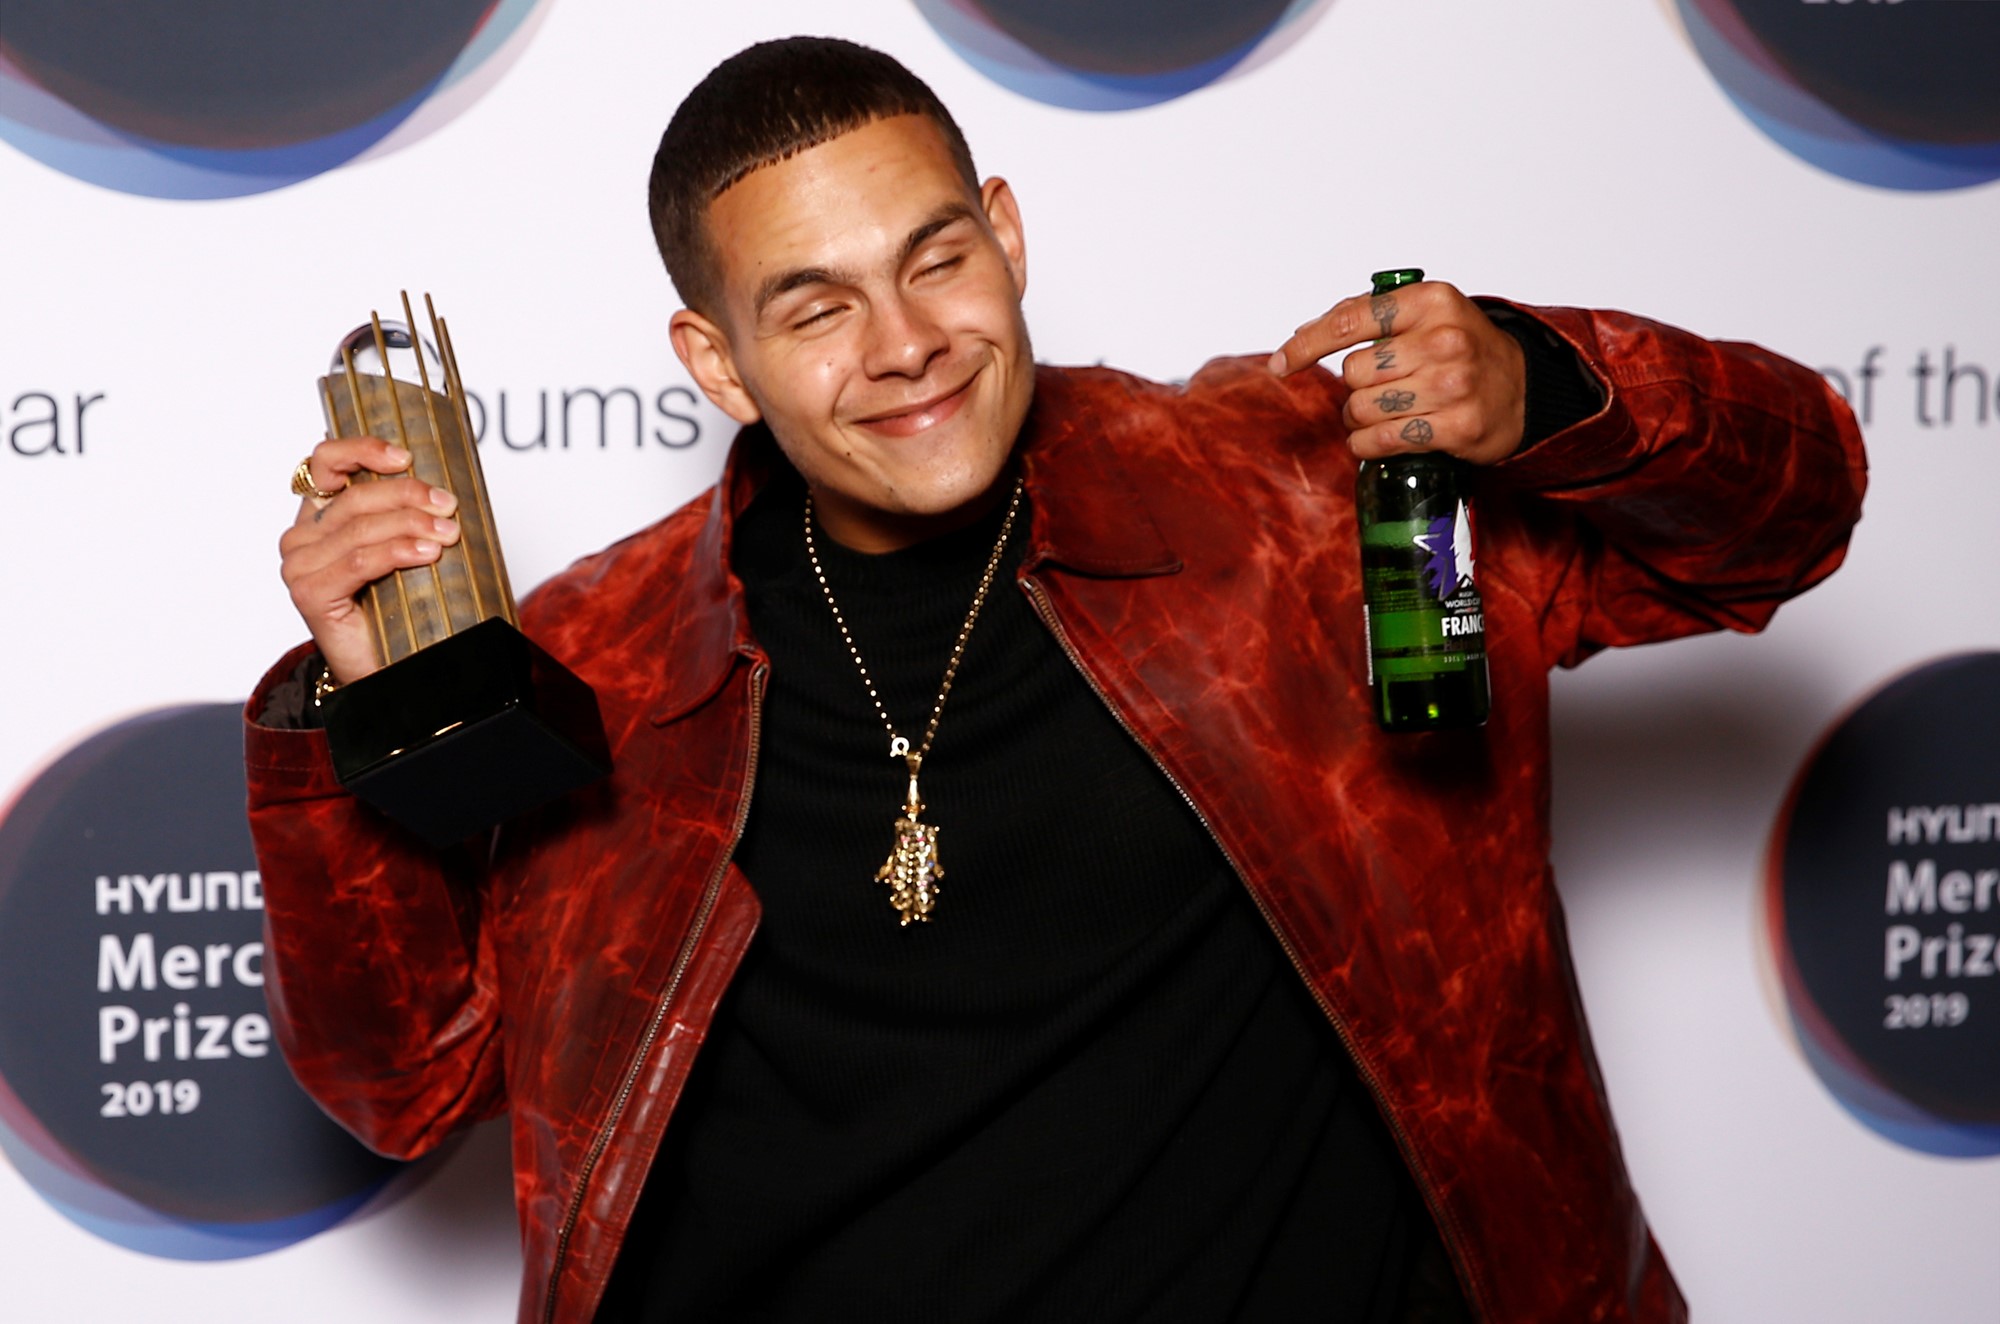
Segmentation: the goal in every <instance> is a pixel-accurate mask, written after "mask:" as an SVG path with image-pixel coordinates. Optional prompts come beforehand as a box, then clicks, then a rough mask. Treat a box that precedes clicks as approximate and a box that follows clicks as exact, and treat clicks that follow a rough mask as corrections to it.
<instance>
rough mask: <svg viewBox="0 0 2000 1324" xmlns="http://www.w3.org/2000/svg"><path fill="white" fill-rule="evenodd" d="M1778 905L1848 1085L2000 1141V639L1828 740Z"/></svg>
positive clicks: (1782, 867)
mask: <svg viewBox="0 0 2000 1324" xmlns="http://www.w3.org/2000/svg"><path fill="white" fill-rule="evenodd" d="M1765 918H1766V927H1767V931H1768V935H1769V938H1770V941H1771V944H1772V947H1773V952H1774V956H1775V958H1776V964H1777V967H1778V972H1779V976H1780V981H1781V983H1782V986H1783V990H1784V996H1785V1002H1786V1006H1787V1009H1788V1010H1789V1012H1790V1014H1791V1021H1792V1027H1793V1029H1794V1030H1795V1031H1796V1033H1797V1035H1798V1042H1799V1045H1800V1047H1801V1048H1802V1049H1803V1050H1804V1052H1805V1055H1806V1058H1807V1060H1808V1061H1810V1062H1811V1064H1812V1067H1813V1070H1814V1071H1815V1072H1817V1073H1818V1075H1819V1078H1820V1080H1821V1081H1822V1082H1824V1083H1825V1085H1826V1087H1827V1088H1828V1089H1829V1090H1831V1091H1832V1092H1833V1095H1834V1097H1835V1098H1836V1099H1838V1100H1839V1101H1840V1103H1841V1104H1842V1105H1843V1106H1844V1107H1846V1109H1847V1110H1848V1111H1849V1112H1851V1113H1853V1114H1854V1116H1856V1117H1857V1118H1859V1119H1860V1120H1861V1121H1862V1122H1864V1123H1865V1124H1867V1125H1868V1126H1869V1127H1871V1128H1873V1129H1874V1130H1875V1131H1877V1132H1879V1133H1881V1134H1882V1135H1884V1136H1887V1137H1888V1138H1890V1139H1891V1140H1894V1141H1896V1142H1898V1143H1900V1144H1903V1145H1907V1146H1909V1147H1910V1148H1912V1149H1918V1150H1922V1151H1924V1152H1925V1153H1930V1154H1941V1155H1951V1156H1959V1157H1971V1156H1982V1155H1989V1154H2000V653H1969V654H1964V655H1962V656H1957V657H1948V658H1945V659H1943V660H1941V661H1938V662H1933V663H1930V664H1929V665H1927V666H1924V667H1921V668H1919V669H1917V670H1915V671H1912V672H1910V673H1908V674H1907V675H1904V676H1902V677H1900V678H1899V679H1897V680H1895V681H1893V682H1891V683H1890V684H1888V685H1887V686H1885V687H1883V688H1882V689H1881V690H1878V691H1877V692H1876V693H1874V694H1873V695H1871V696H1869V697H1868V698H1867V699H1866V700H1864V701H1863V702H1862V703H1861V705H1860V706H1859V707H1857V708H1856V709H1855V710H1854V711H1853V712H1852V713H1850V714H1848V716H1847V717H1846V718H1845V719H1844V720H1842V721H1841V722H1840V723H1839V724H1838V725H1837V726H1836V727H1834V729H1833V730H1832V732H1830V733H1829V734H1828V735H1827V736H1826V737H1825V739H1824V740H1822V742H1821V743H1820V746H1819V748H1818V749H1817V750H1815V751H1814V753H1813V754H1812V755H1811V757H1810V758H1809V759H1808V760H1807V762H1806V766H1805V768H1804V770H1803V771H1802V772H1801V773H1800V774H1799V777H1798V780H1797V781H1796V783H1795V784H1794V785H1793V787H1792V790H1791V794H1790V795H1789V797H1788V798H1787V801H1786V805H1785V808H1784V810H1783V812H1782V813H1781V815H1780V817H1779V820H1778V827H1777V831H1776V833H1775V835H1774V837H1773V840H1772V849H1771V858H1770V869H1769V875H1768V877H1767V880H1766V891H1765Z"/></svg>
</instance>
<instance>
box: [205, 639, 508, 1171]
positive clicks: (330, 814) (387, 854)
mask: <svg viewBox="0 0 2000 1324" xmlns="http://www.w3.org/2000/svg"><path fill="white" fill-rule="evenodd" d="M308 651H309V649H308V648H306V647H301V648H300V649H298V650H295V651H294V652H293V653H292V654H290V655H289V656H287V657H286V658H285V659H284V660H283V661H281V662H279V663H278V665H277V666H276V667H274V668H272V670H271V671H270V672H269V673H268V674H267V675H266V676H265V678H264V680H263V682H262V683H261V684H260V685H259V686H258V687H257V691H256V693H254V694H253V695H252V696H251V698H250V701H249V704H248V705H247V706H246V709H245V712H246V719H245V738H244V753H245V763H246V767H247V770H248V775H249V809H250V831H251V836H252V838H253V839H254V841H255V844H256V848H257V860H258V867H259V869H260V870H261V871H262V874H263V880H264V912H265V913H264V925H265V994H266V998H267V1000H268V1001H269V1003H270V1010H271V1016H272V1024H273V1027H274V1029H275V1032H276V1037H277V1040H278V1045H279V1047H280V1049H281V1050H282V1051H283V1053H284V1055H285V1058H286V1061H287V1062H288V1063H289V1064H290V1065H291V1068H292V1073H293V1074H294V1075H295V1076H297V1078H298V1080H299V1083H300V1084H301V1085H302V1086H304V1087H305V1090H306V1092H307V1093H308V1094H310V1095H311V1096H312V1097H313V1098H314V1099H315V1100H316V1101H317V1102H318V1103H319V1105H320V1106H321V1107H322V1108H323V1109H325V1110H326V1112H327V1113H328V1114H329V1115H330V1116H332V1117H333V1118H334V1120H336V1121H338V1122H339V1123H340V1124H341V1125H343V1126H345V1127H346V1128H347V1129H348V1130H349V1131H351V1132H353V1133H354V1135H355V1136H356V1137H357V1138H359V1139H360V1140H361V1142H362V1143H363V1144H366V1145H367V1146H368V1147H369V1148H371V1149H374V1150H376V1151H377V1152H379V1153H382V1154H387V1155H390V1156H392V1157H395V1158H414V1157H416V1156H418V1155H420V1154H423V1153H425V1152H426V1151H428V1150H430V1149H432V1148H434V1147H436V1146H437V1145H438V1144H439V1143H440V1142H441V1141H442V1140H443V1139H444V1138H445V1137H446V1136H447V1135H449V1134H450V1133H451V1132H452V1131H453V1130H454V1129H455V1128H457V1127H458V1126H460V1125H462V1124H466V1123H470V1122H473V1121H477V1120H479V1119H481V1118H484V1117H487V1116H491V1115H493V1114H495V1113H497V1112H499V1111H500V1110H501V1109H502V1108H503V1107H504V1106H505V1103H506V1099H505V1092H504V1087H503V1081H502V1073H501V1062H500V1028H499V1027H500V1016H499V1009H498V1005H497V998H496V992H495V984H494V980H493V978H492V970H491V965H492V961H491V949H490V945H489V943H488V941H487V939H486V937H485V933H484V928H483V926H482V925H481V923H480V907H481V894H480V889H479V881H480V878H479V875H480V872H481V869H480V861H479V860H478V859H477V858H475V857H474V856H473V855H472V854H471V853H470V852H461V853H440V852H438V851H435V850H433V849H431V848H430V847H428V846H426V845H425V844H424V843H423V842H422V841H420V840H419V839H417V838H415V837H413V836H410V835H408V834H406V833H404V832H403V831H402V830H401V829H399V828H396V827H395V826H393V825H392V824H390V823H389V822H388V821H387V820H385V819H383V818H382V817H381V816H380V815H378V814H376V813H375V812H374V811H372V810H370V809H368V808H367V807H366V806H364V805H362V804H361V803H360V802H358V801H357V800H355V799H354V798H353V797H352V796H350V795H349V794H348V793H347V792H346V791H345V790H343V789H342V788H341V786H340V783H339V782H338V781H337V780H336V779H335V777H334V773H333V765H332V763H331V761H330V759H329V758H328V755H327V750H326V736H325V733H324V732H321V731H304V730H298V731H294V730H279V729H276V728H273V727H269V726H263V725H260V724H258V722H257V720H256V719H257V716H258V715H259V714H262V713H263V712H264V711H265V707H266V703H267V699H268V696H269V693H270V691H271V690H272V689H273V688H274V687H276V686H277V685H279V684H282V683H283V682H284V680H285V679H287V678H289V677H290V676H291V675H292V674H293V673H294V672H295V671H296V670H297V667H298V664H299V662H300V661H301V660H302V658H303V657H304V656H305V654H306V653H307V652H308Z"/></svg>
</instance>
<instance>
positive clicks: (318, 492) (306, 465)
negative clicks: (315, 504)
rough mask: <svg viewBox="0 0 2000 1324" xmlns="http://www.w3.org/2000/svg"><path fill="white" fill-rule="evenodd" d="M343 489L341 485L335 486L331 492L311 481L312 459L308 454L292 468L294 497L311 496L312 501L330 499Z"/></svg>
mask: <svg viewBox="0 0 2000 1324" xmlns="http://www.w3.org/2000/svg"><path fill="white" fill-rule="evenodd" d="M344 491H346V489H345V488H341V487H336V488H334V489H333V491H331V492H328V491H324V490H322V489H321V488H320V486H319V485H318V484H316V483H314V482H313V471H312V459H311V457H310V456H308V457H307V458H306V459H303V460H300V461H299V467H298V468H296V469H294V470H292V495H293V496H295V497H311V498H312V499H313V500H314V501H331V500H333V499H334V498H335V497H336V496H338V495H340V493H342V492H344Z"/></svg>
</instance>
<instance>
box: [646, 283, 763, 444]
mask: <svg viewBox="0 0 2000 1324" xmlns="http://www.w3.org/2000/svg"><path fill="white" fill-rule="evenodd" d="M667 335H668V336H669V337H670V338H671V339H672V340H673V342H674V353H675V354H676V355H678V356H679V357H680V361H681V366H683V367H685V368H686V369H687V370H688V375H689V376H690V377H692V378H694V384H695V385H696V386H699V387H700V388H701V393H702V394H703V395H705V396H707V397H708V398H709V402H710V403H712V404H713V405H714V406H715V407H716V408H717V409H720V410H721V411H722V412H723V413H725V414H727V415H729V416H730V417H731V418H733V419H735V420H736V421H737V422H738V423H741V424H743V425H745V426H746V427H747V426H748V425H750V424H752V423H755V422H756V421H757V420H758V419H760V418H762V417H763V416H764V411H763V410H761V409H759V408H758V407H757V402H756V401H755V400H754V399H752V398H751V396H750V392H749V390H748V389H747V388H746V387H745V386H744V385H743V376H742V374H741V373H739V372H737V371H736V357H735V355H734V354H733V353H732V352H731V351H730V348H729V337H728V336H727V335H726V334H724V332H723V330H722V328H721V327H720V326H718V325H717V324H716V323H714V322H712V321H710V320H709V319H708V318H706V317H703V316H702V315H701V314H700V313H697V312H695V311H693V310H692V309H689V308H683V309H681V310H680V311H679V312H677V313H675V314H674V316H673V320H672V321H670V322H668V323H667Z"/></svg>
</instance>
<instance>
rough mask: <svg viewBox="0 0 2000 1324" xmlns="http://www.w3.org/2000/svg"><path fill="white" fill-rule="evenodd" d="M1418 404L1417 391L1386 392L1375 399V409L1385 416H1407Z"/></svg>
mask: <svg viewBox="0 0 2000 1324" xmlns="http://www.w3.org/2000/svg"><path fill="white" fill-rule="evenodd" d="M1416 403H1417V393H1416V392H1415V391H1384V392H1382V394H1380V395H1378V396H1376V397H1375V407H1376V408H1377V409H1379V410H1381V411H1382V412H1383V413H1385V414H1406V413H1408V412H1409V411H1410V410H1411V409H1412V408H1414V407H1415V406H1416Z"/></svg>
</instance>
